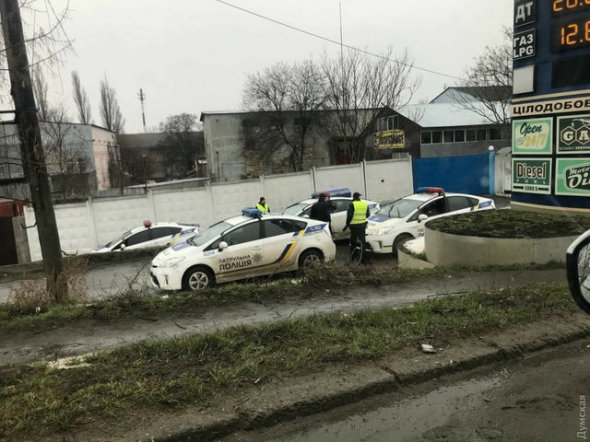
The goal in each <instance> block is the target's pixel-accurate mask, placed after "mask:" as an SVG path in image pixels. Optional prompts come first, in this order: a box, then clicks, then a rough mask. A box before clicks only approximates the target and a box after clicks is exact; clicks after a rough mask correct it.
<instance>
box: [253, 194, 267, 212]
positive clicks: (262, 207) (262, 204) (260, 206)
mask: <svg viewBox="0 0 590 442" xmlns="http://www.w3.org/2000/svg"><path fill="white" fill-rule="evenodd" d="M256 208H257V209H258V210H260V211H261V212H262V213H268V212H270V209H269V208H268V204H267V203H266V198H264V197H263V196H261V197H260V201H258V204H256Z"/></svg>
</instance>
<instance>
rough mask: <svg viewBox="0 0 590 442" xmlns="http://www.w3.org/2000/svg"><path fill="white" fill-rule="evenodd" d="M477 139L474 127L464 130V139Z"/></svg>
mask: <svg viewBox="0 0 590 442" xmlns="http://www.w3.org/2000/svg"><path fill="white" fill-rule="evenodd" d="M476 139H477V131H476V130H475V129H468V130H466V131H465V140H466V141H475V140H476Z"/></svg>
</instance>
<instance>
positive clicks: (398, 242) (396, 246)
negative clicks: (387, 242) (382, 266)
mask: <svg viewBox="0 0 590 442" xmlns="http://www.w3.org/2000/svg"><path fill="white" fill-rule="evenodd" d="M411 239H414V237H413V236H412V235H410V234H409V233H402V234H401V235H398V236H397V238H395V240H394V241H393V248H392V253H393V257H394V258H397V251H398V249H399V246H401V245H402V244H403V243H405V242H406V241H409V240H411Z"/></svg>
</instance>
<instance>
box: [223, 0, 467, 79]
mask: <svg viewBox="0 0 590 442" xmlns="http://www.w3.org/2000/svg"><path fill="white" fill-rule="evenodd" d="M216 1H217V2H218V3H221V4H223V5H225V6H229V7H230V8H234V9H237V10H238V11H242V12H245V13H246V14H250V15H253V16H254V17H258V18H260V19H262V20H266V21H269V22H271V23H275V24H277V25H280V26H284V27H286V28H289V29H291V30H292V31H296V32H301V33H303V34H306V35H309V36H310V37H314V38H318V39H320V40H323V41H326V42H328V43H332V44H335V45H338V46H341V47H342V46H344V47H345V48H347V49H351V50H353V51H357V52H361V53H363V54H366V55H370V56H371V57H377V58H381V59H383V60H387V61H392V62H396V63H402V64H403V65H405V66H408V67H411V68H414V69H417V70H419V71H423V72H427V73H429V74H434V75H440V76H442V77H448V78H452V79H454V80H461V78H459V77H456V76H454V75H450V74H445V73H443V72H438V71H434V70H432V69H426V68H422V67H419V66H416V65H411V64H408V63H403V62H401V61H399V60H392V59H391V58H389V57H384V56H383V55H379V54H375V53H373V52H369V51H366V50H364V49H360V48H357V47H355V46H351V45H348V44H344V43H342V42H339V41H336V40H333V39H331V38H329V37H325V36H323V35H320V34H316V33H314V32H311V31H307V30H305V29H303V28H299V27H297V26H293V25H290V24H288V23H285V22H282V21H279V20H275V19H274V18H271V17H268V16H266V15H262V14H259V13H257V12H254V11H250V10H248V9H245V8H242V7H241V6H238V5H234V4H232V3H228V2H226V1H224V0H216Z"/></svg>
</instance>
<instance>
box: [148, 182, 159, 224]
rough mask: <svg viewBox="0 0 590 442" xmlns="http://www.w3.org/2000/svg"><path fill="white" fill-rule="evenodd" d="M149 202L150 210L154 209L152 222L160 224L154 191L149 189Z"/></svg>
mask: <svg viewBox="0 0 590 442" xmlns="http://www.w3.org/2000/svg"><path fill="white" fill-rule="evenodd" d="M147 197H148V201H149V203H150V208H151V209H152V217H151V219H152V220H153V221H152V222H153V223H154V224H155V223H157V222H158V214H157V211H156V203H155V202H154V191H153V190H152V189H148V193H147Z"/></svg>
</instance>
